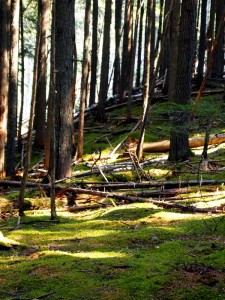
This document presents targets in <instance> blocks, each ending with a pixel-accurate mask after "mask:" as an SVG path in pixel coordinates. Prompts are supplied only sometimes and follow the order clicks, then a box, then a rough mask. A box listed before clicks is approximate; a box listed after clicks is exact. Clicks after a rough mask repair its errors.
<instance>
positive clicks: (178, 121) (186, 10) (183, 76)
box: [169, 0, 197, 161]
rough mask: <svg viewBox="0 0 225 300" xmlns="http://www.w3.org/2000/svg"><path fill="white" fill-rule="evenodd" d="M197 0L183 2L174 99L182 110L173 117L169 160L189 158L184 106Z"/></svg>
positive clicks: (191, 60) (190, 69)
mask: <svg viewBox="0 0 225 300" xmlns="http://www.w3.org/2000/svg"><path fill="white" fill-rule="evenodd" d="M196 13H197V0H183V1H182V8H181V22H180V34H179V49H182V51H180V52H179V54H178V68H177V77H176V89H175V94H174V99H175V102H176V103H179V104H181V105H184V109H183V110H181V111H178V112H177V113H175V115H174V123H173V125H174V127H173V129H172V130H171V136H170V152H169V160H171V161H179V160H185V159H187V158H188V157H189V156H190V153H191V152H190V148H189V142H188V113H187V111H186V109H185V106H186V105H187V104H188V103H189V101H190V98H191V89H192V86H191V80H192V63H193V53H194V50H195V26H196Z"/></svg>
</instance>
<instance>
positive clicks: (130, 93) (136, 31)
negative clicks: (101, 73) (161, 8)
mask: <svg viewBox="0 0 225 300" xmlns="http://www.w3.org/2000/svg"><path fill="white" fill-rule="evenodd" d="M142 4H143V2H142ZM140 14H141V6H139V7H137V10H136V18H135V26H134V28H135V29H134V38H133V44H132V49H131V62H130V74H129V76H128V77H129V86H128V100H127V122H130V121H131V118H132V115H131V101H132V90H133V82H134V67H135V58H136V48H137V38H138V23H139V19H140Z"/></svg>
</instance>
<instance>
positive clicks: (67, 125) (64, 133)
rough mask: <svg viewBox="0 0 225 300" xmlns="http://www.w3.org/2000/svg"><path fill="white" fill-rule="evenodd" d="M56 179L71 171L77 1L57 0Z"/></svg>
mask: <svg viewBox="0 0 225 300" xmlns="http://www.w3.org/2000/svg"><path fill="white" fill-rule="evenodd" d="M55 8H56V19H55V26H56V36H55V46H56V49H55V69H56V97H55V101H56V103H55V106H56V115H55V129H56V179H61V178H65V177H67V176H70V175H71V151H72V149H71V148H72V146H71V145H72V121H73V107H72V90H73V76H74V72H73V51H74V37H75V33H74V1H70V0H64V1H61V0H56V6H55Z"/></svg>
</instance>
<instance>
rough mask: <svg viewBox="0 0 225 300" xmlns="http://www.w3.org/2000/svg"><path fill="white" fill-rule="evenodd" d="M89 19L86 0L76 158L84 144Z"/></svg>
mask: <svg viewBox="0 0 225 300" xmlns="http://www.w3.org/2000/svg"><path fill="white" fill-rule="evenodd" d="M90 19H91V0H86V8H85V23H84V48H83V65H82V78H81V96H80V114H79V126H78V147H77V158H78V159H79V158H82V156H83V145H84V110H85V105H86V103H87V95H88V75H89V54H88V52H89V44H90Z"/></svg>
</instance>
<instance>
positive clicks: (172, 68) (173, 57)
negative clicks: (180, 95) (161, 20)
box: [168, 0, 180, 101]
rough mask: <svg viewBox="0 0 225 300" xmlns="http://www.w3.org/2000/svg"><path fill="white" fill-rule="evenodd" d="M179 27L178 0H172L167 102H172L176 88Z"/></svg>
mask: <svg viewBox="0 0 225 300" xmlns="http://www.w3.org/2000/svg"><path fill="white" fill-rule="evenodd" d="M179 25H180V0H174V4H173V10H172V18H171V45H172V51H170V65H169V70H168V80H169V81H168V101H174V92H175V86H176V74H177V57H178V51H179V49H178V39H179Z"/></svg>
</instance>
